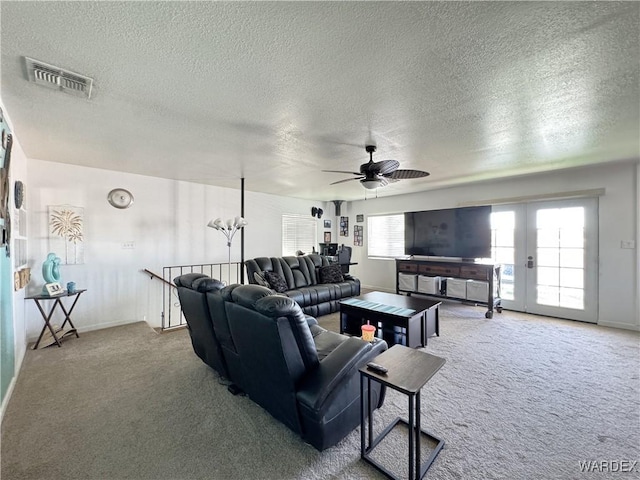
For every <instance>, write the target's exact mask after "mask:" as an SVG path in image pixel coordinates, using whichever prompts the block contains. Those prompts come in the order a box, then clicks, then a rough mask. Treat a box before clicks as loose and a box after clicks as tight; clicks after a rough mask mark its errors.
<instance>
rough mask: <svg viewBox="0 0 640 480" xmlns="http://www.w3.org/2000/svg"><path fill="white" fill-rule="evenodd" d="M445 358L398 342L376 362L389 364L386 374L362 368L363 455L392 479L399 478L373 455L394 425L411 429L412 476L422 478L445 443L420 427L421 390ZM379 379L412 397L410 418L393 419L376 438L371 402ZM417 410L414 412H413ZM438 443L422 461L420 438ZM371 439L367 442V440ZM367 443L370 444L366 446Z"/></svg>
mask: <svg viewBox="0 0 640 480" xmlns="http://www.w3.org/2000/svg"><path fill="white" fill-rule="evenodd" d="M445 361H446V360H445V359H444V358H440V357H436V356H435V355H431V354H429V353H425V352H422V351H420V350H414V349H413V348H409V347H405V346H404V345H399V344H396V345H394V346H393V347H391V348H390V349H389V350H387V351H386V352H384V353H382V354H380V355H378V356H377V357H376V358H374V359H373V362H375V363H377V364H380V365H382V366H384V367H386V368H387V369H388V370H389V371H388V372H387V373H385V374H381V373H377V372H375V371H373V370H369V369H368V368H367V367H366V366H364V367H362V368H360V457H361V458H362V459H364V460H365V461H366V462H368V463H370V464H371V465H373V466H374V467H375V468H376V469H377V470H379V471H380V472H382V473H383V474H385V475H386V476H387V477H389V478H392V479H399V477H397V476H395V475H394V474H393V473H391V472H390V471H389V470H387V469H386V468H385V467H384V466H382V465H380V464H379V463H378V462H376V461H375V460H373V459H372V458H371V456H370V454H371V452H372V451H373V449H374V448H375V447H376V446H377V445H378V444H379V443H380V442H381V441H382V439H383V438H384V437H385V436H386V435H387V434H388V433H389V432H391V431H392V430H393V429H394V427H395V426H396V425H397V424H398V423H400V422H402V423H404V424H406V425H407V426H408V429H409V479H410V480H414V479H416V480H419V479H421V478H422V477H423V476H424V475H425V473H427V470H428V469H429V467H430V466H431V464H432V463H433V461H434V460H435V458H436V456H437V455H438V453H440V450H441V449H442V447H443V446H444V440H442V439H440V438H438V437H436V436H435V435H433V434H431V433H429V432H427V431H426V430H422V429H421V427H420V389H421V388H422V387H423V386H424V385H425V384H426V383H427V382H428V381H429V380H430V379H431V377H433V375H435V373H436V372H437V371H438V370H440V368H441V367H442V366H443V365H444V364H445ZM372 380H373V381H376V382H379V383H381V384H383V385H386V386H387V387H389V388H392V389H394V390H397V391H398V392H401V393H404V394H405V395H407V396H408V397H409V420H408V421H407V420H404V419H402V418H400V417H398V418H396V419H395V420H394V421H393V422H391V423H390V424H389V425H388V426H387V427H385V429H384V430H383V431H382V432H380V434H379V435H378V436H377V437H376V438H375V439H374V438H373V409H372V405H371V393H370V392H371V381H372ZM365 381H366V383H367V394H366V397H367V399H366V408H367V410H366V412H367V418H368V419H369V422H368V428H367V429H366V434H365ZM414 411H415V414H414ZM423 434H424V435H425V436H426V437H427V438H430V439H431V440H433V441H435V442H437V445H436V446H435V448H434V449H433V450H432V451H431V454H430V455H429V458H427V460H426V461H425V462H424V463H423V464H422V465H421V464H420V437H421V435H423ZM367 440H368V442H367ZM367 444H368V446H367Z"/></svg>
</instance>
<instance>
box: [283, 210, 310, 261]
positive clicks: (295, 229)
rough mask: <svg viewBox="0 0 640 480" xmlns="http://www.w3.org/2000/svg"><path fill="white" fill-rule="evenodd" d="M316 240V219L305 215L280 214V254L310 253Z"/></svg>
mask: <svg viewBox="0 0 640 480" xmlns="http://www.w3.org/2000/svg"><path fill="white" fill-rule="evenodd" d="M317 242H318V221H317V220H316V219H315V218H309V217H308V216H306V215H290V214H285V215H282V255H283V256H290V255H295V254H296V252H297V251H298V250H302V251H303V252H304V253H311V250H312V248H314V247H315V246H316V243H317Z"/></svg>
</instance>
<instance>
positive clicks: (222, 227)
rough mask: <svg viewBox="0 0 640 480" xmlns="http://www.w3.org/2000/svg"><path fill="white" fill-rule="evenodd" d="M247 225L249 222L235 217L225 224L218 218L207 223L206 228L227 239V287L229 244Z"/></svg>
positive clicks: (229, 264) (229, 280)
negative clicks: (217, 232)
mask: <svg viewBox="0 0 640 480" xmlns="http://www.w3.org/2000/svg"><path fill="white" fill-rule="evenodd" d="M248 224H249V222H247V221H246V220H245V219H244V218H242V217H235V218H234V219H231V218H229V219H228V220H227V221H226V222H223V221H222V219H221V218H220V217H218V218H216V219H215V220H213V219H211V220H209V223H207V227H211V228H213V229H215V230H218V231H219V232H222V234H223V235H224V236H225V237H227V248H228V249H229V257H228V262H227V264H228V273H229V278H228V281H227V285H230V284H231V242H232V241H233V236H234V235H235V234H236V232H237V231H238V230H240V229H242V228H244V227H246V226H247V225H248Z"/></svg>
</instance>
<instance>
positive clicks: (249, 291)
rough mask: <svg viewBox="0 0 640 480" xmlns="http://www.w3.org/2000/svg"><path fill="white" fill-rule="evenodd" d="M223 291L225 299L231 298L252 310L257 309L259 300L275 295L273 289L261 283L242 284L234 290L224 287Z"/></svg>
mask: <svg viewBox="0 0 640 480" xmlns="http://www.w3.org/2000/svg"><path fill="white" fill-rule="evenodd" d="M241 287H242V288H241ZM222 292H223V298H225V300H226V299H227V298H229V299H230V300H231V301H233V302H235V303H237V304H239V305H242V306H243V307H247V308H251V309H252V310H255V308H256V302H257V301H258V300H260V299H261V298H264V297H270V296H272V295H273V292H272V291H271V290H269V289H268V288H266V287H261V286H259V285H240V286H238V287H237V288H234V289H232V290H227V289H224V290H223V291H222Z"/></svg>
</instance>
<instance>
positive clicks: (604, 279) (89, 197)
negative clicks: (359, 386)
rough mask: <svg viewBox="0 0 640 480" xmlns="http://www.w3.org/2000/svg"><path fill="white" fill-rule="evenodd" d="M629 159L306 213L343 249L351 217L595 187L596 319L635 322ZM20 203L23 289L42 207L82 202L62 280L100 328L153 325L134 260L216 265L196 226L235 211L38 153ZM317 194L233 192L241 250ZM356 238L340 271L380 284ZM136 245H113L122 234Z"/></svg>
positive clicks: (155, 303) (382, 277)
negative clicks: (81, 246)
mask: <svg viewBox="0 0 640 480" xmlns="http://www.w3.org/2000/svg"><path fill="white" fill-rule="evenodd" d="M637 170H638V167H637V164H632V163H624V164H615V165H608V166H601V167H589V168H583V169H577V170H573V171H563V172H554V173H550V174H542V175H535V176H527V177H521V178H515V179H510V180H502V181H496V182H487V183H482V184H475V185H473V186H465V187H458V188H449V189H442V190H436V191H430V192H423V193H417V194H410V195H401V196H395V197H390V198H384V197H383V198H378V199H369V200H366V201H357V202H345V203H343V204H342V207H341V209H342V215H343V216H348V217H349V222H350V223H349V236H348V237H340V236H338V228H337V227H338V218H337V217H336V216H335V215H334V213H335V207H334V205H333V204H332V203H331V202H325V203H324V206H323V208H324V211H325V214H324V216H323V218H322V219H321V220H318V236H319V241H321V238H322V232H323V231H324V228H323V227H322V223H323V220H325V219H331V220H332V228H331V231H332V238H333V239H334V240H333V241H335V242H337V243H345V244H347V245H353V225H355V223H356V222H355V216H356V214H365V216H366V215H367V214H379V213H397V212H404V211H412V210H426V209H435V208H448V207H454V206H459V205H461V204H464V203H468V202H476V201H477V202H482V201H484V200H492V199H499V198H513V197H519V196H536V195H540V196H543V195H547V194H552V193H557V192H566V191H574V190H583V189H595V188H604V189H605V195H603V196H602V197H600V202H599V203H600V206H599V216H600V233H599V235H600V241H599V243H600V252H599V257H600V282H599V284H600V288H599V321H598V323H599V324H601V325H611V326H618V327H623V328H634V329H638V327H639V323H640V320H639V317H640V315H639V313H638V302H637V295H638V290H639V289H638V280H637V276H638V257H637V248H636V249H634V250H628V249H621V248H620V240H629V239H634V240H636V246H637V232H638V225H637V222H638V209H637V203H638V192H637V178H638V172H637ZM115 187H124V188H127V189H129V190H131V191H132V192H133V194H134V195H135V203H134V205H133V206H132V207H131V208H129V209H127V210H117V209H115V208H113V207H111V206H110V205H109V204H108V203H107V201H106V194H107V192H108V191H109V190H111V189H112V188H115ZM27 197H28V198H27V201H28V205H29V213H30V226H29V258H31V259H32V263H33V265H32V268H33V280H32V282H31V284H30V286H29V288H30V291H37V290H39V289H40V288H41V286H42V283H43V280H42V276H41V272H40V269H41V266H42V261H43V259H44V258H45V257H46V254H47V253H48V240H47V206H48V205H58V204H72V205H76V206H82V207H84V208H85V230H86V232H85V235H86V240H85V264H84V265H78V266H71V265H70V266H64V267H63V268H62V277H63V278H62V281H63V282H65V283H66V282H67V281H70V280H73V281H75V282H76V283H77V284H78V287H80V288H87V289H88V291H87V293H85V294H84V296H83V297H82V299H81V301H80V302H78V306H77V307H76V311H75V312H74V315H73V319H74V322H75V323H76V325H77V326H78V327H79V328H80V329H81V330H83V329H84V330H88V329H93V328H102V327H105V326H109V325H115V324H119V323H127V322H132V321H139V320H143V319H146V320H147V321H148V322H149V323H150V324H152V325H154V326H158V325H159V324H160V312H161V310H162V299H161V291H162V290H161V286H160V284H159V282H157V281H152V280H150V279H149V277H148V276H146V275H144V274H142V273H141V270H142V269H143V268H149V269H150V270H152V271H157V272H159V273H161V272H162V267H163V266H167V265H178V264H189V263H201V262H225V261H226V258H227V257H226V255H227V249H226V244H225V239H224V237H223V236H222V235H221V234H220V233H219V232H216V231H214V230H212V229H209V228H205V225H206V223H207V222H208V220H209V219H210V218H213V217H217V216H220V217H222V218H228V217H232V216H235V215H237V214H239V211H240V191H239V190H235V189H225V188H218V187H210V186H204V185H199V184H191V183H186V182H177V181H171V180H165V179H159V178H154V177H145V176H140V175H130V174H124V173H119V172H111V171H106V170H99V169H92V168H85V167H77V166H72V165H64V164H58V163H53V162H47V161H40V160H29V179H28V182H27ZM322 205H323V204H322V203H321V202H312V201H306V200H300V199H292V198H285V197H277V196H273V195H265V194H260V193H254V192H246V194H245V217H246V218H247V219H248V221H249V226H248V227H247V230H246V236H245V258H252V257H256V256H279V255H280V254H281V241H282V239H281V235H282V233H281V228H280V227H281V215H282V214H283V213H299V214H303V215H310V210H311V207H312V206H322ZM362 225H364V227H365V246H364V247H354V250H353V258H352V260H353V261H354V262H358V265H357V266H354V267H352V270H351V272H352V274H354V275H356V276H358V277H359V278H360V279H361V280H362V282H363V285H365V286H367V287H371V288H376V289H382V290H389V291H392V290H393V289H394V288H395V283H394V282H395V264H394V262H392V261H385V260H369V259H368V258H367V257H366V239H367V232H366V221H365V223H363V224H362ZM239 238H240V237H239V235H238V236H237V237H236V239H235V240H234V243H233V250H232V261H238V260H239V258H240V242H239ZM130 241H132V242H135V245H136V248H135V249H133V250H127V249H123V248H122V243H123V242H130ZM24 315H25V324H26V327H27V328H26V330H27V335H28V336H29V338H33V337H34V336H35V335H37V333H39V331H40V328H41V326H42V321H41V319H40V316H39V313H38V312H37V311H36V310H35V307H34V306H33V305H31V304H30V303H27V304H26V307H25V311H24Z"/></svg>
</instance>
